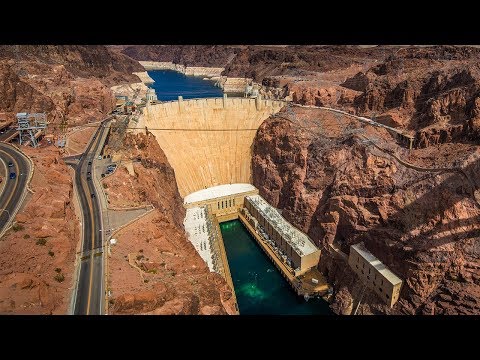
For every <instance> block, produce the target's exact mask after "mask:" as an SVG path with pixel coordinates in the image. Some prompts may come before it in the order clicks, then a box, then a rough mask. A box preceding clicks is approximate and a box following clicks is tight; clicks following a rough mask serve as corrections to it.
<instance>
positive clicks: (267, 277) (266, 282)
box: [220, 220, 332, 315]
mask: <svg viewBox="0 0 480 360" xmlns="http://www.w3.org/2000/svg"><path fill="white" fill-rule="evenodd" d="M220 229H221V231H222V236H223V241H224V243H225V249H226V251H227V257H228V264H229V266H230V272H231V274H232V280H233V284H234V287H235V293H236V296H237V302H238V307H239V310H240V314H241V315H251V314H255V315H263V314H269V315H287V314H288V315H311V314H321V315H327V314H332V312H331V310H330V308H329V307H328V303H327V302H326V301H325V300H323V299H310V300H308V301H306V300H305V299H304V298H303V297H300V296H297V294H296V293H295V292H294V291H293V289H292V288H291V287H290V285H289V284H288V282H287V281H286V280H285V279H284V278H283V277H282V275H281V274H280V272H279V271H278V270H277V268H276V267H275V266H274V265H273V263H272V262H271V260H270V259H269V258H268V257H267V255H265V253H264V252H263V250H262V249H261V248H260V247H259V246H258V245H257V243H256V242H255V240H254V239H253V238H252V236H251V235H250V234H249V233H248V231H247V230H246V229H245V227H244V226H243V225H242V223H241V222H240V221H239V220H233V221H228V222H225V223H222V224H220Z"/></svg>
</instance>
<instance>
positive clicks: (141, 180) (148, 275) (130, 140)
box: [103, 133, 233, 315]
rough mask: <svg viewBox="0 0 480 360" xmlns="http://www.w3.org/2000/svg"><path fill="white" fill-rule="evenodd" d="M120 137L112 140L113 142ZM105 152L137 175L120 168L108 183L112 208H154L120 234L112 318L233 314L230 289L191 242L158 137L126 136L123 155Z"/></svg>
mask: <svg viewBox="0 0 480 360" xmlns="http://www.w3.org/2000/svg"><path fill="white" fill-rule="evenodd" d="M117 135H118V134H113V141H116V136H117ZM106 151H107V152H108V153H110V154H112V155H114V156H116V157H117V156H118V157H120V158H121V159H122V162H124V163H125V162H132V161H133V163H132V169H133V173H129V171H127V169H126V168H125V167H123V166H121V167H120V168H119V169H118V170H117V171H116V172H115V173H114V174H113V175H111V176H109V177H108V178H105V180H103V187H104V189H105V192H106V193H107V196H108V199H109V204H110V206H113V207H115V208H123V207H129V206H138V204H152V205H153V206H154V210H153V211H152V212H151V213H149V214H148V215H146V216H144V217H143V218H141V219H140V220H138V221H137V222H135V223H133V224H131V225H129V226H127V227H125V228H124V229H122V230H120V231H119V232H117V233H116V234H115V238H116V239H117V243H116V244H115V245H114V246H112V247H111V255H110V257H109V259H108V261H109V274H108V279H109V280H108V283H109V289H110V290H111V294H112V297H111V300H110V304H109V312H110V313H111V314H170V315H173V314H175V315H180V314H185V315H190V314H193V315H197V314H201V315H209V314H217V315H221V314H226V313H227V312H229V311H231V309H232V306H233V304H230V302H231V301H233V299H232V300H231V301H230V302H229V299H231V296H232V292H231V289H229V287H228V285H227V284H226V283H225V281H224V280H223V279H222V278H221V276H219V275H218V274H216V273H210V271H209V269H208V267H207V265H206V264H205V262H204V261H203V260H202V259H201V257H200V256H199V255H198V253H197V252H196V251H195V248H194V247H193V245H192V244H191V243H190V242H189V241H188V240H187V238H186V234H185V231H184V227H183V219H184V217H185V209H184V208H183V200H182V198H181V197H180V194H179V192H178V188H177V185H176V182H175V173H174V171H173V169H172V167H171V166H170V164H169V163H168V160H167V158H166V156H165V154H164V152H163V151H162V149H161V148H160V146H159V144H158V143H157V142H156V141H155V138H154V137H153V135H152V134H151V133H148V134H147V135H145V134H138V135H133V134H127V135H126V137H125V138H124V140H123V146H122V148H121V149H119V150H116V151H115V150H113V149H110V148H109V147H108V146H107V149H106ZM137 159H141V160H140V161H135V160H137ZM127 260H128V261H127ZM224 306H225V307H224ZM225 308H226V309H225Z"/></svg>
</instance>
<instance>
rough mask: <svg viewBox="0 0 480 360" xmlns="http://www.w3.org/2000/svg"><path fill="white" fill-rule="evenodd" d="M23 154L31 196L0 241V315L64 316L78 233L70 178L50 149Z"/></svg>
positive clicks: (30, 149)
mask: <svg viewBox="0 0 480 360" xmlns="http://www.w3.org/2000/svg"><path fill="white" fill-rule="evenodd" d="M24 150H25V152H26V153H27V155H29V156H30V157H31V158H32V159H33V163H34V166H35V171H34V174H33V177H32V182H31V188H32V190H33V191H34V193H33V194H32V195H30V199H29V198H28V197H27V200H28V199H29V200H28V202H26V205H25V207H24V208H23V210H20V212H19V213H18V215H17V216H16V218H15V221H16V225H15V226H14V227H13V228H12V229H11V230H9V231H8V232H7V233H6V234H5V235H4V237H3V238H2V241H0V269H1V270H0V313H2V314H9V313H14V314H46V315H48V314H65V313H67V309H68V306H69V300H70V295H71V289H72V285H73V283H72V276H73V273H74V262H75V248H76V246H77V242H78V241H79V233H80V228H79V222H78V219H77V217H76V215H75V211H74V208H73V202H72V200H71V198H72V193H73V184H72V176H71V173H70V171H69V169H68V167H67V166H66V165H65V164H64V163H63V161H61V159H60V154H59V153H58V149H56V148H55V147H54V146H53V145H52V146H49V147H46V148H37V149H32V148H25V149H24Z"/></svg>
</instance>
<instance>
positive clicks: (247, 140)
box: [139, 98, 284, 197]
mask: <svg viewBox="0 0 480 360" xmlns="http://www.w3.org/2000/svg"><path fill="white" fill-rule="evenodd" d="M283 105H284V103H283V102H281V101H272V100H260V99H247V98H211V99H193V100H179V101H172V102H168V103H161V104H156V105H149V106H147V107H146V108H145V110H144V112H143V116H142V118H141V120H140V123H139V126H142V127H143V126H146V127H147V128H148V130H149V131H151V132H152V133H153V135H154V136H155V137H156V139H157V141H158V142H159V144H160V146H161V148H162V149H163V151H164V152H165V155H166V156H167V158H168V161H169V162H170V164H171V165H172V167H173V168H174V170H175V177H176V179H177V185H178V189H179V191H180V195H181V196H182V197H185V196H186V195H188V194H191V193H192V192H195V191H198V190H202V189H205V188H208V187H211V186H217V185H221V184H231V183H251V155H252V143H253V139H254V137H255V134H256V131H257V129H258V127H259V126H260V124H261V123H262V122H263V120H265V119H266V118H268V117H269V116H270V115H271V114H274V113H276V112H278V111H279V110H280V109H281V108H282V106H283Z"/></svg>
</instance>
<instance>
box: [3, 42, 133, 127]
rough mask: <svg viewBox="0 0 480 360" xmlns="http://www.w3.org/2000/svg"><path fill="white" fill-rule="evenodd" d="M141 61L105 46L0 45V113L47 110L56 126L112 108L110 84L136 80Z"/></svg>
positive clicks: (99, 115)
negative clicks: (135, 73) (0, 99)
mask: <svg viewBox="0 0 480 360" xmlns="http://www.w3.org/2000/svg"><path fill="white" fill-rule="evenodd" d="M142 70H143V68H142V66H141V65H140V64H139V63H138V62H136V61H134V60H132V59H130V58H128V57H127V56H125V55H123V54H119V53H114V52H111V51H109V50H108V49H107V48H106V47H105V46H50V45H49V46H43V45H35V46H33V45H32V46H30V45H22V46H0V96H1V97H2V99H3V101H2V102H1V104H0V112H6V113H7V114H8V116H9V117H10V118H12V119H13V118H14V114H15V113H16V112H23V111H26V112H46V113H47V120H48V121H49V122H50V123H51V124H52V125H53V126H51V130H52V131H54V132H55V131H57V130H58V127H57V125H58V124H60V123H61V122H62V121H63V120H66V122H67V124H68V125H72V126H74V125H78V124H84V123H87V122H91V121H97V120H100V119H101V118H103V117H104V116H105V115H106V114H108V113H109V112H111V110H112V109H113V108H114V106H115V98H114V96H113V94H112V92H111V90H110V89H109V87H110V86H111V85H114V84H119V83H125V82H131V81H137V82H138V77H137V76H135V75H133V74H132V72H133V71H142Z"/></svg>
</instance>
